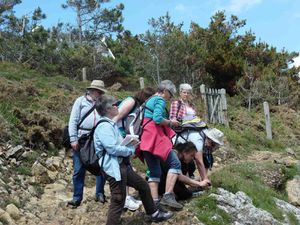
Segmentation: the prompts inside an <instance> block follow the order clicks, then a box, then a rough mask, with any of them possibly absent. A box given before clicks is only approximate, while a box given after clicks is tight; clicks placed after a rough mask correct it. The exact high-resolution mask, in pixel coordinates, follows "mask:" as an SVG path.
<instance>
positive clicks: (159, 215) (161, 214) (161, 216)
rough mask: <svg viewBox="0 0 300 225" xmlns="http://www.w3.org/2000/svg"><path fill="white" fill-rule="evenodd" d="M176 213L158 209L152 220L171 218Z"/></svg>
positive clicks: (160, 220)
mask: <svg viewBox="0 0 300 225" xmlns="http://www.w3.org/2000/svg"><path fill="white" fill-rule="evenodd" d="M173 215H174V214H173V213H172V212H170V211H169V212H163V211H161V210H160V209H158V211H157V213H156V215H155V216H151V221H152V222H155V223H158V222H162V221H165V220H168V219H170V218H171V217H172V216H173Z"/></svg>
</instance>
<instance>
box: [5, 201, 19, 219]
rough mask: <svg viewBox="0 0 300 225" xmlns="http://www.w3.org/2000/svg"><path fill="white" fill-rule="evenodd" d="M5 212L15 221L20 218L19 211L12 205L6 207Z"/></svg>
mask: <svg viewBox="0 0 300 225" xmlns="http://www.w3.org/2000/svg"><path fill="white" fill-rule="evenodd" d="M6 212H7V213H8V214H9V215H10V216H11V217H12V218H13V219H15V220H18V219H20V217H21V212H20V210H19V209H18V207H16V206H15V205H14V204H9V205H7V206H6Z"/></svg>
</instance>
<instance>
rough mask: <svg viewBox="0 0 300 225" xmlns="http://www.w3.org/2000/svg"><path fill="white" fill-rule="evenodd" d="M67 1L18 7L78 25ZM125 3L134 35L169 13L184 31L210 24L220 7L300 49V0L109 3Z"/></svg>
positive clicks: (31, 0) (264, 35)
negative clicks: (65, 5)
mask: <svg viewBox="0 0 300 225" xmlns="http://www.w3.org/2000/svg"><path fill="white" fill-rule="evenodd" d="M65 2H66V0H22V3H21V4H19V5H17V6H16V7H15V8H14V10H15V12H16V14H17V15H18V16H22V15H26V14H27V15H30V14H32V11H33V10H34V9H35V8H37V7H38V6H39V7H40V8H41V9H42V11H43V12H44V13H45V14H46V16H47V18H46V20H45V21H44V22H43V23H42V25H43V26H44V27H46V28H48V27H51V26H53V25H56V24H57V23H58V22H68V23H71V24H74V25H75V24H76V14H75V12H74V11H73V10H72V9H68V10H64V9H62V7H61V5H62V4H63V3H65ZM119 3H123V4H124V5H125V9H124V11H123V17H124V23H123V25H124V27H125V29H128V30H130V31H131V32H132V33H133V34H141V33H144V32H145V31H146V30H148V29H149V28H150V27H149V25H148V20H149V19H150V18H156V19H157V18H158V17H160V16H164V15H166V13H167V12H169V14H170V16H171V20H172V21H173V22H174V23H175V24H179V23H181V22H183V25H184V26H183V29H184V31H188V30H189V26H190V23H191V21H193V22H195V23H197V24H199V25H200V26H201V27H204V28H206V27H208V25H209V22H210V18H211V17H212V16H213V15H214V14H215V13H216V12H217V11H219V10H225V13H226V15H227V18H229V17H230V15H236V16H237V17H238V18H239V19H245V20H246V26H245V27H244V29H242V30H241V32H242V33H244V32H245V31H248V30H251V31H252V32H253V33H254V34H255V36H256V37H257V41H258V40H261V41H263V42H266V43H268V44H269V45H271V46H274V47H276V48H277V50H278V51H281V50H282V49H285V50H287V51H289V52H292V51H295V52H300V0H111V3H109V4H107V3H106V4H105V5H107V6H110V7H111V6H114V5H116V4H119Z"/></svg>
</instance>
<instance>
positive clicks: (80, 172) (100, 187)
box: [73, 150, 105, 202]
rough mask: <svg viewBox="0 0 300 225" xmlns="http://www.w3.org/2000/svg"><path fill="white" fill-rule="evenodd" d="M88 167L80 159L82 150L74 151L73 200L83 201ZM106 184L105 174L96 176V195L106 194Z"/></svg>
mask: <svg viewBox="0 0 300 225" xmlns="http://www.w3.org/2000/svg"><path fill="white" fill-rule="evenodd" d="M85 171H86V169H85V168H84V166H83V165H82V163H81V161H80V151H79V150H77V151H73V188H74V193H73V200H74V201H79V202H81V201H82V197H83V187H84V178H85ZM104 184H105V179H104V177H103V176H96V197H99V194H100V193H102V194H104Z"/></svg>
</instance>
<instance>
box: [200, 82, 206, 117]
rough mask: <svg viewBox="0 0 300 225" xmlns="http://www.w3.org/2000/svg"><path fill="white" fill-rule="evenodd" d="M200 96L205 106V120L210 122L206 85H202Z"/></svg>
mask: <svg viewBox="0 0 300 225" xmlns="http://www.w3.org/2000/svg"><path fill="white" fill-rule="evenodd" d="M200 94H201V98H202V101H203V105H204V116H203V118H204V120H205V121H206V122H208V106H207V99H206V92H205V85H204V84H201V85H200Z"/></svg>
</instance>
